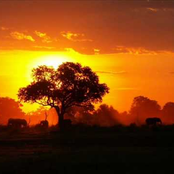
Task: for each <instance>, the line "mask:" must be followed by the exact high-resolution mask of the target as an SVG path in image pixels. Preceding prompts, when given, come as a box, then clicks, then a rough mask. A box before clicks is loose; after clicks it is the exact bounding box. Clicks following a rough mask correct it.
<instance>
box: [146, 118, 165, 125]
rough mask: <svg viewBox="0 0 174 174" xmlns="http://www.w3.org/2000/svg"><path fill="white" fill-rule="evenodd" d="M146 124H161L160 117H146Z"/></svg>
mask: <svg viewBox="0 0 174 174" xmlns="http://www.w3.org/2000/svg"><path fill="white" fill-rule="evenodd" d="M146 124H147V125H148V126H156V125H161V124H162V121H161V119H160V118H157V117H154V118H147V119H146Z"/></svg>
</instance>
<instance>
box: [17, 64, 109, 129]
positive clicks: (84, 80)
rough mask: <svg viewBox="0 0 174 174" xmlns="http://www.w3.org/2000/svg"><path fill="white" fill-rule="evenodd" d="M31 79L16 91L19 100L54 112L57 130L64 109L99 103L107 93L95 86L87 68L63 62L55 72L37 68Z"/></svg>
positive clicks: (106, 89) (97, 85)
mask: <svg viewBox="0 0 174 174" xmlns="http://www.w3.org/2000/svg"><path fill="white" fill-rule="evenodd" d="M32 77H33V82H31V84H30V85H28V86H27V87H24V88H20V89H19V92H18V97H19V99H20V100H21V101H23V102H30V103H38V104H41V105H43V106H50V107H53V108H55V109H56V111H57V114H58V118H59V126H60V127H61V126H62V125H63V120H64V114H65V113H66V111H67V109H68V108H70V107H72V106H80V107H89V106H91V105H92V104H93V103H97V102H101V101H102V97H103V96H104V95H105V94H106V93H108V92H109V88H108V87H107V85H106V84H100V83H99V77H98V76H97V75H96V73H94V72H93V71H92V70H91V68H89V67H87V66H85V67H82V66H81V64H79V63H73V62H66V63H63V64H62V65H60V66H59V67H58V68H57V70H55V69H54V68H53V67H47V66H45V65H43V66H39V67H38V68H34V69H33V71H32Z"/></svg>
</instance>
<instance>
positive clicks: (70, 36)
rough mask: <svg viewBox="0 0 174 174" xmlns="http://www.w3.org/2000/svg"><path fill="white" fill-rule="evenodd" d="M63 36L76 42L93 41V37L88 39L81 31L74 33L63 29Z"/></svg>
mask: <svg viewBox="0 0 174 174" xmlns="http://www.w3.org/2000/svg"><path fill="white" fill-rule="evenodd" d="M60 34H61V36H63V37H64V38H66V39H68V40H70V41H74V42H92V40H91V39H86V38H85V35H84V34H80V33H72V32H69V31H68V32H65V31H62V32H61V33H60Z"/></svg>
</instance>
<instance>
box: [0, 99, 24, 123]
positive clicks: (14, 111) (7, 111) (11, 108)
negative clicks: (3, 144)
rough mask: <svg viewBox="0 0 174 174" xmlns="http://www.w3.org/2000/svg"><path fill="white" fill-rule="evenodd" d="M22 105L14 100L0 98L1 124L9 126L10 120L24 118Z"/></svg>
mask: <svg viewBox="0 0 174 174" xmlns="http://www.w3.org/2000/svg"><path fill="white" fill-rule="evenodd" d="M24 116H25V113H24V112H23V111H22V109H21V104H20V103H19V102H18V101H15V100H14V99H12V98H8V97H0V123H1V124H7V122H8V119H9V118H24Z"/></svg>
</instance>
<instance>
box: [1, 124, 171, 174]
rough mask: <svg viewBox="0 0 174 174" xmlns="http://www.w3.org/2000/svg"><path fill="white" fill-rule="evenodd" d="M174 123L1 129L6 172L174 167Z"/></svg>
mask: <svg viewBox="0 0 174 174" xmlns="http://www.w3.org/2000/svg"><path fill="white" fill-rule="evenodd" d="M173 163H174V127H173V126H166V127H160V128H158V127H157V128H147V127H142V128H132V127H114V128H97V127H91V128H87V127H86V128H84V127H73V128H72V129H70V130H68V131H66V132H53V131H51V130H48V131H45V132H34V131H33V130H32V131H31V130H23V131H9V130H8V131H1V133H0V173H2V174H4V173H18V174H20V173H43V172H44V173H58V172H61V173H72V172H73V173H74V172H75V173H84V174H86V173H134V174H135V173H140V174H143V173H169V172H170V173H171V172H172V171H171V169H172V170H173V166H174V165H173Z"/></svg>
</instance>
